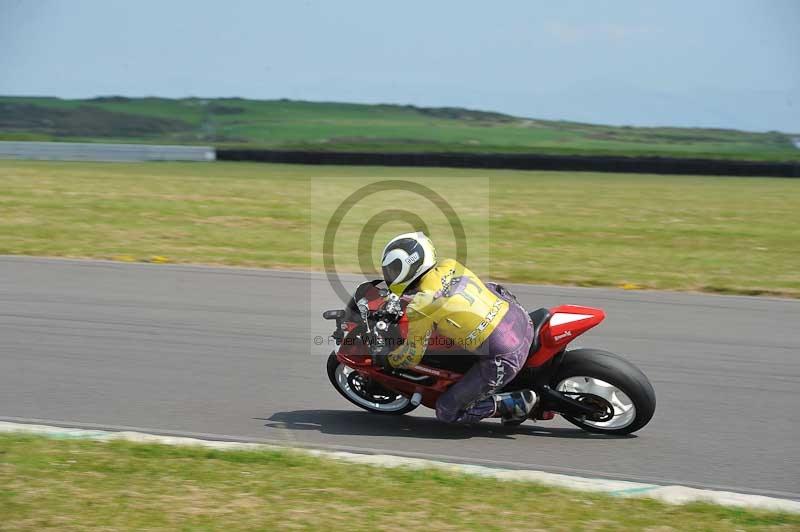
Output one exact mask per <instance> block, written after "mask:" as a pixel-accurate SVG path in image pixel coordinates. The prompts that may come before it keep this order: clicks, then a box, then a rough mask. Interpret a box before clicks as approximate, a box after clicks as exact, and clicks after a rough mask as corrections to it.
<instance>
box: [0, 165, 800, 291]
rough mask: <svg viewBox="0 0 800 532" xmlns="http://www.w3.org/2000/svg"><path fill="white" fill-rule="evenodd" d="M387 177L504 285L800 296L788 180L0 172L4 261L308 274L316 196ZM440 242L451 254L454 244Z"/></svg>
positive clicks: (210, 170)
mask: <svg viewBox="0 0 800 532" xmlns="http://www.w3.org/2000/svg"><path fill="white" fill-rule="evenodd" d="M388 178H406V179H419V178H425V179H428V180H430V182H431V183H436V184H437V186H441V187H445V188H446V189H447V190H449V191H451V195H450V197H449V198H448V199H449V200H450V202H451V203H453V204H454V205H456V206H458V207H459V208H461V207H463V209H462V218H463V222H464V226H465V228H466V231H467V233H468V234H473V233H476V234H477V233H481V234H484V235H487V236H486V238H485V241H488V242H489V244H488V245H486V249H485V250H482V251H485V252H486V253H487V254H488V257H489V265H488V273H489V274H490V275H491V277H493V278H495V279H499V280H512V281H518V282H532V283H545V284H567V285H580V286H622V285H627V286H632V287H633V286H637V287H642V288H654V289H677V290H701V291H712V292H724V293H741V294H780V295H786V296H791V297H800V272H799V271H798V264H800V181H797V180H791V179H768V178H726V177H677V176H669V177H665V176H646V175H615V174H591V173H576V174H567V173H549V172H512V171H481V170H456V169H405V168H369V167H306V166H290V165H286V166H282V165H264V164H246V163H212V164H206V163H138V164H119V163H53V162H14V161H0V253H3V254H22V255H46V256H62V257H94V258H106V259H116V260H135V261H145V260H153V257H162V258H157V259H156V260H169V261H173V262H187V263H206V264H226V265H237V266H259V267H273V268H291V269H312V268H317V267H318V263H319V261H318V260H317V259H318V257H319V255H320V249H319V248H317V247H314V246H312V245H311V240H312V239H311V238H310V236H309V235H310V234H311V232H312V229H315V230H316V229H318V225H319V223H318V221H319V220H320V216H321V215H320V208H321V206H320V205H314V206H312V203H311V201H310V198H311V197H313V196H314V194H317V195H319V192H320V191H319V187H320V183H322V184H323V185H324V186H328V187H329V188H330V190H328V189H324V190H323V191H322V192H324V193H325V195H328V194H329V195H330V197H331V203H332V204H333V203H336V201H335V192H336V190H337V188H338V187H339V186H340V185H342V184H344V185H347V186H350V187H356V186H360V185H361V184H363V183H368V182H371V181H373V180H379V179H388ZM473 183H474V186H473ZM481 187H482V188H481ZM387 200H388V205H390V206H392V205H394V203H392V202H393V201H394V199H393V198H387ZM478 204H480V205H482V206H483V207H485V208H484V209H483V210H481V209H475V208H473V207H475V206H476V205H478ZM322 206H324V207H326V208H332V207H330V206H328V205H327V204H324V205H322ZM398 206H400V207H406V208H407V207H408V206H409V205H408V204H406V203H401V204H400V205H398ZM487 213H488V216H487ZM423 214H424V213H423ZM487 217H488V219H487ZM355 223H356V225H357V224H358V223H359V220H356V221H355ZM360 223H362V224H363V220H360ZM487 228H488V229H487ZM397 230H407V228H405V227H396V226H392V225H391V224H390V225H387V226H385V227H383V228H382V229H381V231H379V232H378V235H377V236H378V238H377V241H381V239H384V238H388V237H389V236H390V235H392V233H393V232H396V231H397ZM432 230H433V232H434V235H433V236H434V238H435V240H436V241H437V245H439V246H440V247H441V248H442V250H443V254H448V253H449V251H450V250H451V249H452V246H451V245H450V243H449V242H448V241H447V240H448V238H451V236H450V235H451V233H448V232H446V231H442V230H440V228H439V227H438V226H436V225H435V224H434V227H433V229H432ZM344 235H345V236H344V237H342V241H346V240H348V239H351V240H354V239H355V238H356V236H355V233H352V234H350V235H349V236H348V233H344ZM372 252H373V253H376V252H377V248H374V249H373V250H372ZM337 260H339V262H338V265H339V266H341V267H342V268H343V269H348V270H353V271H355V270H356V268H357V267H358V260H357V256H356V254H355V253H354V254H347V253H345V254H344V256H342V257H337ZM482 273H486V272H485V271H482Z"/></svg>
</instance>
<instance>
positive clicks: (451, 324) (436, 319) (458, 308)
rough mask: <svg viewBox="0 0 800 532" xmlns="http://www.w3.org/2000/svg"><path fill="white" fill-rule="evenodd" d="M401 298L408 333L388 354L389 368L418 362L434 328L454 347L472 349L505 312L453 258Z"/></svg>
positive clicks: (505, 307) (503, 303)
mask: <svg viewBox="0 0 800 532" xmlns="http://www.w3.org/2000/svg"><path fill="white" fill-rule="evenodd" d="M404 299H405V300H406V301H407V302H408V304H407V306H406V314H407V317H408V336H407V338H406V341H405V343H403V345H401V346H400V347H399V348H397V349H396V350H394V351H393V352H391V353H389V363H390V364H391V365H392V366H393V367H410V366H414V365H416V364H419V362H420V361H421V360H422V357H423V356H424V355H425V349H426V348H427V346H428V340H429V339H430V337H431V334H433V331H434V328H435V329H436V332H437V333H438V334H439V335H441V336H445V337H447V338H449V339H451V340H452V341H453V343H455V345H457V346H458V347H460V348H462V349H465V350H467V351H475V350H476V349H477V348H478V346H480V345H481V344H482V343H483V342H484V341H485V340H486V339H487V338H488V337H489V335H490V334H492V331H494V329H495V327H497V325H498V324H499V323H500V321H501V320H502V319H503V317H504V316H505V315H506V312H508V303H507V302H506V301H505V300H504V299H502V298H500V297H498V296H497V295H496V294H495V293H494V292H492V291H491V290H489V289H488V288H487V287H486V285H484V284H483V282H482V281H481V280H480V279H479V278H478V277H477V276H476V275H475V274H474V273H472V272H471V271H470V270H469V269H468V268H467V267H466V266H464V265H463V264H460V263H458V262H456V261H455V260H453V259H446V260H443V261H441V262H439V263H438V264H437V265H436V266H435V267H433V268H432V269H431V270H430V271H428V272H427V273H426V274H425V275H423V276H422V277H421V278H420V280H419V284H418V291H417V292H416V293H414V294H412V295H408V296H404Z"/></svg>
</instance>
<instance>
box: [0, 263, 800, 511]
mask: <svg viewBox="0 0 800 532" xmlns="http://www.w3.org/2000/svg"><path fill="white" fill-rule="evenodd" d="M349 282H353V280H350V281H349ZM346 284H347V283H346ZM515 291H516V292H517V295H518V296H519V298H520V300H521V302H522V303H523V304H525V305H526V306H529V307H531V308H533V307H538V306H553V305H556V304H560V303H576V304H584V305H590V306H598V307H602V308H604V309H605V310H606V312H607V315H608V318H607V320H606V322H604V323H603V324H602V325H601V326H600V327H598V328H597V329H595V330H593V331H590V332H589V333H588V334H587V335H585V336H583V337H581V338H580V339H579V340H578V341H576V342H575V343H576V344H577V345H582V346H594V347H601V348H604V349H608V350H610V351H614V352H617V353H620V354H623V355H624V356H626V357H628V358H629V359H630V360H632V361H633V362H634V363H636V364H637V365H638V366H639V367H641V368H642V369H643V370H644V372H645V373H646V374H647V375H648V376H649V377H650V379H651V380H652V382H653V384H654V386H655V388H656V393H657V395H658V401H659V403H658V408H657V411H656V416H655V417H654V419H653V421H652V422H651V423H650V425H649V426H648V427H646V428H645V429H643V430H642V431H641V432H640V433H639V434H638V436H637V437H630V438H621V439H620V438H616V439H610V438H604V437H596V436H590V435H588V434H585V433H583V432H581V431H579V430H577V429H573V428H571V425H568V424H566V423H563V422H545V423H541V424H539V425H532V424H531V425H528V424H526V425H523V427H521V428H520V429H518V430H506V429H504V428H502V427H501V426H499V425H498V424H497V423H495V422H484V423H482V424H481V425H479V426H477V427H473V428H463V427H449V426H444V425H441V424H439V423H438V422H437V421H436V420H435V419H432V418H431V411H429V410H427V409H424V408H420V409H418V410H417V411H415V412H414V413H413V414H411V415H409V416H405V417H402V418H388V419H387V418H382V417H376V416H374V415H370V414H368V413H363V412H361V411H359V410H357V409H356V408H355V407H351V406H350V404H349V403H347V402H346V401H345V400H344V399H343V398H342V397H340V396H339V395H338V394H337V393H336V391H335V390H333V389H332V388H331V386H330V384H329V383H328V381H327V377H326V376H325V372H324V366H325V360H326V357H327V355H328V353H329V352H330V348H328V347H327V346H316V345H314V341H313V339H314V337H315V336H317V335H320V336H325V335H327V334H328V333H329V332H330V330H329V329H330V324H329V323H326V322H325V321H323V320H322V319H321V318H318V316H319V312H320V311H321V310H322V307H330V308H335V307H336V306H337V304H336V302H335V298H334V296H333V295H331V293H330V289H329V288H328V284H327V281H326V280H325V279H324V277H322V276H320V275H315V274H301V273H292V272H276V271H261V270H246V269H217V268H203V267H187V266H163V265H162V266H158V265H142V264H138V265H137V264H118V263H104V262H88V261H87V262H82V261H64V260H47V259H34V258H17V257H0V339H1V340H2V341H0V417H2V418H3V419H6V420H34V419H36V420H47V421H50V422H59V423H62V424H67V425H76V426H80V425H83V426H93V425H96V426H102V427H120V426H127V427H137V428H140V429H147V430H150V431H156V432H163V433H196V434H205V435H225V436H228V437H233V438H237V439H242V440H259V441H281V442H285V443H289V444H298V445H313V446H322V447H328V448H331V447H332V448H347V449H355V450H359V449H363V450H366V449H369V450H373V451H375V450H378V451H385V452H391V453H395V454H405V455H411V456H425V457H434V458H440V459H448V460H452V461H461V462H472V463H481V464H497V465H503V466H506V467H509V466H510V467H526V468H534V469H542V470H547V471H554V472H563V473H572V474H579V475H582V476H599V477H607V478H618V479H630V480H643V481H652V482H656V483H681V484H684V485H691V486H696V487H713V488H721V489H730V490H733V491H740V492H748V493H760V494H765V495H775V496H782V497H788V498H793V499H800V461H799V460H798V452H797V449H798V441H800V429H798V421H799V420H800V414H799V413H798V412H800V408H798V407H800V386H799V385H800V332H799V329H800V326H799V325H798V324H800V302H797V301H791V300H780V299H769V298H749V297H725V296H707V295H695V294H675V293H656V292H625V291H618V290H600V289H582V288H558V287H538V286H518V287H515ZM212 437H213V436H212Z"/></svg>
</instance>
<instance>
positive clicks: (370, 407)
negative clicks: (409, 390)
mask: <svg viewBox="0 0 800 532" xmlns="http://www.w3.org/2000/svg"><path fill="white" fill-rule="evenodd" d="M327 369H328V379H330V381H331V384H333V387H334V388H336V391H338V392H339V393H340V394H342V396H344V398H345V399H347V400H348V401H350V402H351V403H353V404H354V405H356V406H358V407H360V408H363V409H364V410H366V411H368V412H372V413H374V414H385V415H395V416H399V415H402V414H406V413H408V412H411V411H412V410H414V409H415V408H417V406H418V405H412V404H411V399H409V398H408V397H406V396H405V395H402V394H399V393H397V392H393V391H391V390H388V389H386V388H384V387H383V386H382V385H381V384H380V383H377V382H375V381H373V380H371V379H369V378H366V377H364V376H362V375H360V374H359V373H358V372H357V371H355V370H354V369H352V368H349V367H347V366H345V365H344V364H342V363H341V362H339V359H337V358H336V354H335V353H331V355H330V356H329V357H328V367H327Z"/></svg>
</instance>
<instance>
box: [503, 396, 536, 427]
mask: <svg viewBox="0 0 800 532" xmlns="http://www.w3.org/2000/svg"><path fill="white" fill-rule="evenodd" d="M536 401H537V397H536V394H535V393H534V392H533V390H519V391H516V392H506V393H500V394H496V395H495V396H494V404H495V417H499V418H501V420H502V422H503V425H519V424H520V423H522V422H523V421H525V420H526V419H528V415H529V414H530V413H531V410H533V407H534V406H536Z"/></svg>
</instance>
